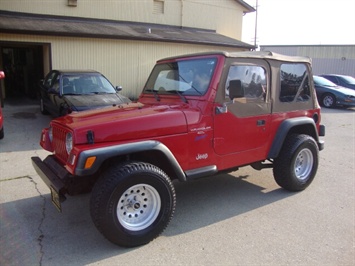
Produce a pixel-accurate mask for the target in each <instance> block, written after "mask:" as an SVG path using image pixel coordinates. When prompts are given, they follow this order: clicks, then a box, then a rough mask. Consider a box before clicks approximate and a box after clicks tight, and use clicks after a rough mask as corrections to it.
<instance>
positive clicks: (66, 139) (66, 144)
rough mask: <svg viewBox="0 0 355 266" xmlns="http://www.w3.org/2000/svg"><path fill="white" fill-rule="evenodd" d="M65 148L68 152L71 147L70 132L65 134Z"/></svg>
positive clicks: (71, 136) (71, 138) (71, 137)
mask: <svg viewBox="0 0 355 266" xmlns="http://www.w3.org/2000/svg"><path fill="white" fill-rule="evenodd" d="M65 148H66V149H67V153H68V154H69V153H70V152H71V150H72V149H73V135H72V134H71V133H70V132H69V133H67V135H66V136H65Z"/></svg>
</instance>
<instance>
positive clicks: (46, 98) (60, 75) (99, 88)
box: [39, 70, 131, 117]
mask: <svg viewBox="0 0 355 266" xmlns="http://www.w3.org/2000/svg"><path fill="white" fill-rule="evenodd" d="M39 89H40V108H41V112H42V114H48V113H50V114H51V115H53V116H55V117H58V116H63V115H66V114H68V113H71V112H75V111H84V110H90V109H99V108H103V107H108V106H115V105H120V104H124V103H129V102H131V100H130V99H129V98H127V97H125V96H123V95H121V94H119V93H118V91H119V90H120V88H119V87H116V88H115V87H114V86H113V85H112V84H111V83H110V81H109V80H108V79H107V78H106V77H105V76H104V75H102V74H101V73H99V72H97V71H93V70H86V71H85V70H52V71H50V72H49V73H48V74H47V76H46V77H45V79H44V80H41V81H40V82H39Z"/></svg>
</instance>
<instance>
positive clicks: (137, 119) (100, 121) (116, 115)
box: [52, 103, 187, 144]
mask: <svg viewBox="0 0 355 266" xmlns="http://www.w3.org/2000/svg"><path fill="white" fill-rule="evenodd" d="M58 123H59V124H60V126H63V125H64V126H66V127H68V128H69V129H70V130H71V131H73V133H74V140H75V143H76V144H85V143H88V139H87V134H88V132H89V131H92V132H93V134H94V142H95V143H100V142H101V143H102V142H118V141H129V140H137V139H149V138H150V139H152V138H156V137H159V136H167V135H173V134H182V133H186V132H187V125H186V118H185V115H184V113H183V112H182V111H181V109H179V108H176V109H175V108H172V107H170V106H168V105H160V106H144V105H142V104H140V103H129V104H122V105H119V106H115V107H108V108H104V109H100V110H90V111H84V112H76V113H72V114H70V115H66V116H64V117H60V118H57V119H55V120H53V121H52V125H55V124H58Z"/></svg>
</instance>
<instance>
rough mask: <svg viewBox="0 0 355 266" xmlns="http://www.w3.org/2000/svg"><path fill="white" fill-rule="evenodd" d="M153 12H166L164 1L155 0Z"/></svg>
mask: <svg viewBox="0 0 355 266" xmlns="http://www.w3.org/2000/svg"><path fill="white" fill-rule="evenodd" d="M153 14H164V1H162V0H153Z"/></svg>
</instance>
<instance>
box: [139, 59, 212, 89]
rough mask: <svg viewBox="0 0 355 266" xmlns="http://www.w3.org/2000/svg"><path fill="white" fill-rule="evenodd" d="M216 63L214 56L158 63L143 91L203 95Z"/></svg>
mask: <svg viewBox="0 0 355 266" xmlns="http://www.w3.org/2000/svg"><path fill="white" fill-rule="evenodd" d="M216 64H217V59H216V58H202V59H191V60H183V61H178V62H172V63H163V64H158V65H156V66H155V67H154V69H153V71H152V73H151V74H150V77H149V79H148V81H147V83H146V85H145V87H144V91H143V93H152V94H154V95H157V94H159V95H162V94H178V95H179V96H181V95H183V96H189V95H191V96H192V95H194V96H196V95H197V96H198V95H204V94H205V93H206V92H207V89H208V86H209V85H210V82H211V78H212V76H213V73H214V70H215V67H216Z"/></svg>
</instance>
